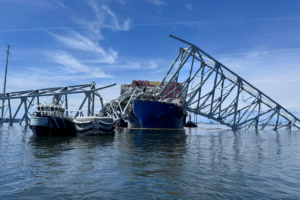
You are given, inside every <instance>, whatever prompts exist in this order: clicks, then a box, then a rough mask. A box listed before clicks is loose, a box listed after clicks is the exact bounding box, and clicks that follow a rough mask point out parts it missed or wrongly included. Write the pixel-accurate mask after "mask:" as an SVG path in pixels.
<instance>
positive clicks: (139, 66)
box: [111, 61, 157, 70]
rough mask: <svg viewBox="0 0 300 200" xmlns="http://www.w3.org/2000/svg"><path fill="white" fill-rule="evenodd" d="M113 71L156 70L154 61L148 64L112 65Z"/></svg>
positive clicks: (127, 63) (128, 63)
mask: <svg viewBox="0 0 300 200" xmlns="http://www.w3.org/2000/svg"><path fill="white" fill-rule="evenodd" d="M111 67H114V68H115V69H120V68H122V69H137V70H147V69H156V68H157V64H156V63H155V62H154V61H148V62H126V63H118V64H117V65H112V66H111Z"/></svg>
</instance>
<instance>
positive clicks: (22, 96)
mask: <svg viewBox="0 0 300 200" xmlns="http://www.w3.org/2000/svg"><path fill="white" fill-rule="evenodd" d="M114 85H116V84H111V85H107V86H104V87H100V88H96V83H95V82H93V83H90V84H83V85H73V86H66V87H53V88H44V89H36V90H26V91H18V92H10V93H2V94H0V101H6V102H7V105H6V106H3V108H2V109H3V111H4V109H5V108H6V111H5V114H6V113H7V111H8V118H9V124H10V125H12V124H13V122H14V120H15V118H16V116H17V114H18V112H19V110H20V108H21V106H22V105H23V107H24V114H23V117H22V118H21V121H20V124H21V123H22V122H23V120H24V121H25V124H26V125H28V121H29V117H28V114H29V115H31V114H30V113H29V109H30V108H31V107H33V106H34V105H36V104H40V97H45V96H53V97H54V99H55V101H56V103H57V104H64V108H65V109H66V116H68V95H70V94H78V93H84V94H85V98H84V99H83V101H82V103H81V105H80V106H79V109H78V111H77V112H76V115H75V116H74V117H77V116H78V115H79V114H80V111H81V109H82V107H83V105H84V104H85V102H86V100H88V101H87V102H88V108H87V116H90V115H94V106H95V96H98V97H99V98H100V102H101V104H102V106H103V99H102V97H101V95H100V94H99V93H98V91H99V90H102V89H105V88H108V87H111V86H114ZM12 99H19V100H20V104H19V106H18V108H17V110H16V111H15V113H14V114H13V113H12V109H11V107H12V106H11V100H12ZM35 100H36V103H35ZM3 105H4V104H3ZM4 117H5V116H4ZM0 120H1V119H0ZM0 123H1V122H0Z"/></svg>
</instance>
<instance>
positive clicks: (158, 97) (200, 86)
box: [105, 35, 300, 131]
mask: <svg viewBox="0 0 300 200" xmlns="http://www.w3.org/2000/svg"><path fill="white" fill-rule="evenodd" d="M170 37H172V38H174V39H176V40H178V41H180V42H183V43H184V44H186V45H188V47H186V48H180V49H179V54H178V55H177V57H176V59H175V60H174V62H173V63H172V65H171V67H170V68H169V70H168V72H167V73H166V75H165V76H164V77H163V79H162V81H161V83H160V85H159V86H158V87H157V88H156V90H155V91H154V92H151V91H148V89H147V88H146V89H145V90H140V89H138V88H132V89H131V90H130V91H128V92H126V93H124V94H122V95H121V96H119V97H118V98H117V99H114V100H112V101H110V102H109V103H106V104H105V112H106V113H107V114H108V115H110V116H115V117H122V118H123V119H126V118H127V116H128V112H130V111H131V110H132V101H134V100H143V99H141V96H145V95H149V94H151V95H152V98H153V100H155V101H161V102H166V103H168V102H171V101H172V100H175V101H176V100H177V101H178V100H179V101H180V102H181V104H182V108H183V110H185V111H188V112H191V113H194V114H196V115H201V116H204V117H207V118H208V119H211V120H214V121H216V122H218V123H220V124H223V125H226V126H228V127H230V128H231V129H232V130H234V131H236V130H239V129H264V128H265V127H266V126H268V125H271V126H272V129H273V130H275V131H277V130H278V129H281V128H285V129H288V130H291V128H292V127H295V128H298V129H300V120H299V119H298V118H297V117H296V116H294V115H293V114H292V113H290V112H289V111H288V110H287V109H285V108H284V107H282V106H281V105H280V104H278V103H277V102H276V101H275V100H273V99H272V98H270V97H269V96H267V95H266V94H264V93H263V92H262V91H260V90H259V89H257V88H256V87H254V86H253V85H252V84H250V83H249V82H247V81H246V80H245V79H243V78H242V77H240V76H239V75H237V74H236V73H235V72H233V71H232V70H230V69H229V68H227V67H226V66H225V65H223V64H222V63H221V62H219V61H217V60H216V59H214V58H213V57H212V56H210V55H209V54H208V53H206V52H204V51H203V50H202V49H200V48H199V47H197V46H196V45H194V44H191V43H189V42H187V41H184V40H182V39H180V38H178V37H175V36H172V35H170ZM178 83H180V84H178ZM174 85H175V87H172V86H174ZM178 90H180V91H179V92H178ZM147 93H149V94H147ZM170 95H171V96H172V98H170ZM281 122H283V123H281Z"/></svg>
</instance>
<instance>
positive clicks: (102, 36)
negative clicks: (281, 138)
mask: <svg viewBox="0 0 300 200" xmlns="http://www.w3.org/2000/svg"><path fill="white" fill-rule="evenodd" d="M0 25H1V26H0V50H3V51H0V89H1V90H2V88H3V78H4V70H5V62H6V54H5V52H4V50H5V49H6V45H7V44H9V45H10V46H11V50H10V51H11V56H10V57H9V64H8V77H7V88H6V92H12V91H18V90H28V89H37V88H46V87H54V86H68V85H79V84H86V83H91V82H93V81H95V82H96V84H97V87H101V86H104V85H109V84H112V83H117V85H116V86H114V87H112V88H110V89H105V90H101V91H100V93H101V94H102V95H103V97H104V99H105V100H106V101H109V100H111V99H113V98H117V97H118V95H119V94H120V85H122V84H130V83H131V81H132V80H150V81H157V80H161V79H162V78H163V77H164V75H165V74H166V72H167V70H168V69H169V67H170V66H171V64H172V62H173V61H174V59H175V58H176V56H177V54H178V52H179V48H180V47H187V45H186V44H183V43H181V42H179V41H177V40H174V39H172V38H170V37H169V35H170V34H172V35H174V36H177V37H179V38H182V39H184V40H186V41H188V42H190V43H193V44H195V45H196V46H198V47H200V48H201V49H203V50H204V51H205V52H207V53H208V54H210V55H211V56H213V57H214V58H215V59H217V60H219V61H220V62H221V63H222V64H224V65H225V66H226V67H228V68H229V69H231V70H232V71H234V72H235V73H237V74H238V75H239V76H241V77H242V78H244V79H245V80H247V81H248V82H249V83H251V84H253V85H254V86H255V87H257V88H258V89H260V90H261V91H262V92H264V93H265V94H267V95H268V96H269V97H271V98H273V99H274V100H275V101H276V102H278V103H279V104H281V105H282V106H283V107H285V108H287V109H289V110H290V111H291V112H293V113H294V114H295V115H297V116H299V117H300V1H299V0H287V1H282V0H280V1H279V0H270V1H269V0H263V1H261V0H248V1H247V0H243V1H240V0H226V1H221V0H219V1H215V0H210V1H208V0H194V1H193V0H191V1H186V0H172V1H171V0H169V1H168V0H85V1H83V0H82V1H80V0H77V1H71V0H68V1H67V0H39V1H36V0H0ZM80 101H82V99H80V98H79V99H76V98H75V100H74V102H73V103H74V105H75V104H76V105H79V104H80Z"/></svg>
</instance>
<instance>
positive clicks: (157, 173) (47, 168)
mask: <svg viewBox="0 0 300 200" xmlns="http://www.w3.org/2000/svg"><path fill="white" fill-rule="evenodd" d="M208 127H211V126H208ZM299 158H300V131H293V132H288V131H279V132H274V131H259V132H255V131H240V132H236V133H234V132H232V131H230V130H221V129H218V130H203V128H200V127H199V128H197V129H185V130H178V131H174V130H173V131H170V130H169V131H161V130H159V131H157V130H154V131H153V130H139V129H118V130H117V131H116V133H115V135H114V136H76V137H66V138H36V137H33V136H32V133H31V131H30V129H26V128H24V127H20V126H18V125H14V126H13V127H8V126H7V125H4V126H3V127H2V128H0V199H50V198H52V199H101V198H102V199H148V198H150V199H157V198H159V199H299V198H300V189H299V188H300V160H299Z"/></svg>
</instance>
